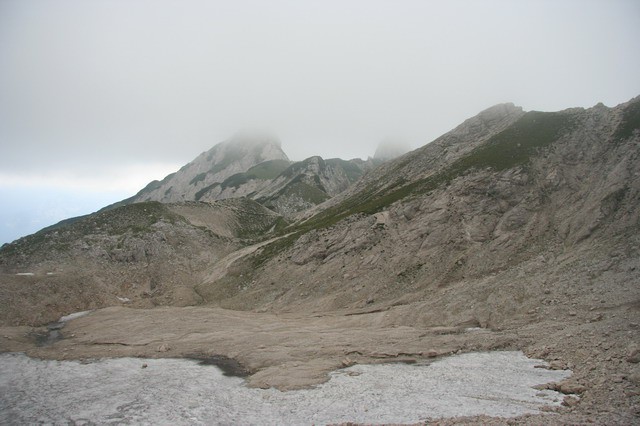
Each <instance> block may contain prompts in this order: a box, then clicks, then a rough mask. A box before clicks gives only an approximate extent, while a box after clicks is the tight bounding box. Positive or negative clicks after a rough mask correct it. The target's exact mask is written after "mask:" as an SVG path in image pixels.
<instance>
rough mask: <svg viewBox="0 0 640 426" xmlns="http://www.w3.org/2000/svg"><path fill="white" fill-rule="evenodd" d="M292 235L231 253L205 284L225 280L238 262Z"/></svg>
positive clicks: (205, 280) (214, 268)
mask: <svg viewBox="0 0 640 426" xmlns="http://www.w3.org/2000/svg"><path fill="white" fill-rule="evenodd" d="M289 235H291V234H287V235H283V236H281V237H276V238H272V239H270V240H267V241H263V242H261V243H258V244H254V245H252V246H249V247H244V248H242V249H240V250H237V251H234V252H233V253H229V254H228V255H226V256H225V257H223V258H222V259H220V260H219V261H218V262H217V263H216V264H215V265H214V266H213V269H212V270H211V271H210V272H209V274H208V275H207V276H206V278H205V279H204V283H205V284H210V283H213V282H215V281H217V280H219V279H220V278H223V277H224V276H225V275H227V273H228V271H229V268H230V267H231V265H233V264H234V263H235V262H236V261H237V260H239V259H242V258H243V257H245V256H249V255H250V254H253V253H255V252H256V251H257V250H258V249H259V248H261V247H264V246H266V245H268V244H271V243H272V242H274V241H277V240H279V239H281V238H285V237H288V236H289Z"/></svg>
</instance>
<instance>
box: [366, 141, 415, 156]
mask: <svg viewBox="0 0 640 426" xmlns="http://www.w3.org/2000/svg"><path fill="white" fill-rule="evenodd" d="M409 151H411V147H410V146H409V144H408V143H406V142H404V141H398V140H395V139H385V140H383V141H382V142H380V144H379V145H378V148H377V149H376V153H375V154H374V155H373V159H374V160H378V161H388V160H393V159H394V158H397V157H400V156H401V155H403V154H406V153H407V152H409Z"/></svg>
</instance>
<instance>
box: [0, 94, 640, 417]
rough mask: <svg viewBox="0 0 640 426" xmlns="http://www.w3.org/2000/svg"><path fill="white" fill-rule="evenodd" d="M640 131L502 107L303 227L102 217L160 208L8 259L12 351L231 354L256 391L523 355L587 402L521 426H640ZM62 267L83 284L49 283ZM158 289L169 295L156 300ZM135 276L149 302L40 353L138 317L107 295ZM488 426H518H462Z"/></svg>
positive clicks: (318, 210)
mask: <svg viewBox="0 0 640 426" xmlns="http://www.w3.org/2000/svg"><path fill="white" fill-rule="evenodd" d="M639 129H640V98H636V99H634V100H632V101H630V102H629V103H627V104H623V105H620V106H618V107H615V108H607V107H605V106H604V105H597V106H595V107H593V108H590V109H570V110H566V111H561V112H555V113H541V112H524V111H522V110H521V109H520V108H517V107H515V106H513V105H511V104H505V105H498V106H496V107H493V108H490V109H488V110H486V111H483V112H482V113H480V114H479V115H478V116H476V117H473V118H471V119H469V120H467V121H466V122H464V123H462V124H461V125H460V126H459V127H458V128H456V129H454V130H452V131H451V132H450V133H447V134H446V135H443V136H442V137H441V138H439V139H437V140H435V141H434V142H432V143H430V144H428V145H426V146H425V147H423V148H420V149H418V150H416V151H413V152H410V153H408V154H406V155H404V156H402V157H400V158H397V159H396V160H393V161H390V162H387V163H385V164H383V165H381V166H378V167H377V168H375V169H373V170H371V171H369V172H368V173H366V174H365V175H364V176H363V177H362V178H360V179H359V180H358V181H357V182H356V183H355V184H353V185H351V186H349V187H348V188H346V189H345V190H343V191H341V192H340V193H338V194H337V195H335V196H334V197H333V198H331V199H329V200H327V201H326V202H324V203H323V204H321V205H320V206H317V207H315V208H312V209H310V210H307V211H306V212H302V213H301V214H299V215H298V216H296V217H294V219H296V220H293V221H291V216H289V221H287V220H285V218H283V217H281V216H279V215H278V214H276V213H274V212H271V211H269V210H267V209H266V208H265V207H263V206H261V205H259V204H257V203H254V202H253V201H250V200H246V199H245V200H244V201H237V200H233V203H238V204H233V203H232V200H228V201H227V202H228V203H229V204H228V205H225V204H218V203H219V202H216V203H214V204H203V203H187V204H179V205H171V204H169V205H161V204H157V203H152V204H139V205H138V204H134V205H131V206H127V207H125V208H124V210H121V209H114V210H110V211H107V212H104V213H101V214H113V215H123V214H125V213H124V212H128V211H130V210H131V211H133V209H136V211H137V212H140V209H144V208H153V209H157V211H158V212H159V213H154V215H155V216H154V217H153V219H154V220H152V221H150V222H151V223H148V224H147V225H146V228H144V229H143V232H138V233H135V232H134V231H135V229H137V228H135V229H134V228H131V229H130V228H126V227H125V229H116V230H113V229H111V228H109V226H107V225H106V224H102V222H101V221H100V220H97V219H99V218H100V217H101V216H95V217H92V216H90V217H88V218H85V219H82V220H81V221H77V222H75V223H70V224H66V225H64V226H61V227H60V228H58V229H54V230H49V231H47V232H44V233H42V234H36V235H35V236H33V237H29V238H27V239H23V240H20V241H18V242H16V243H14V244H11V245H8V246H5V247H3V249H2V251H0V268H1V271H2V273H3V275H2V281H1V282H0V284H1V285H0V291H1V292H2V298H0V300H2V302H0V303H2V317H1V318H0V319H1V320H2V324H4V325H5V327H3V328H2V330H1V332H2V334H3V335H4V336H5V337H4V338H3V339H2V340H1V341H0V350H3V351H16V350H26V351H27V353H29V354H32V355H34V356H40V357H53V358H83V357H95V356H105V355H106V356H122V355H134V356H158V357H171V356H185V355H187V354H189V353H202V354H204V355H224V356H226V357H229V358H232V359H234V360H237V361H238V362H240V364H241V365H243V366H244V368H246V369H248V370H249V372H250V373H252V375H251V376H250V377H249V382H250V383H251V384H252V385H254V386H275V387H278V388H281V389H291V388H297V387H301V386H309V385H311V384H314V383H319V382H322V381H324V380H326V377H327V373H328V372H329V371H331V370H333V369H335V368H340V367H341V366H344V365H350V364H352V363H354V362H355V363H369V362H381V361H397V360H420V359H426V358H430V357H437V356H440V355H444V354H449V353H454V352H459V351H462V352H468V351H474V350H493V349H514V350H523V351H524V352H525V353H526V354H528V355H531V356H534V357H539V358H543V359H546V360H548V361H551V365H552V368H566V367H569V368H571V369H572V370H573V372H574V374H573V376H572V378H571V379H570V382H568V383H565V384H564V388H563V384H559V385H551V386H555V387H557V388H558V389H560V390H562V391H563V392H565V393H567V394H570V396H568V397H567V398H566V399H565V406H564V407H563V408H561V409H560V410H559V412H558V413H555V414H554V415H547V416H544V417H540V416H537V417H536V416H528V417H524V418H519V419H518V422H520V423H524V424H584V423H587V422H595V423H598V424H632V423H638V422H640V410H639V408H638V407H640V364H639V362H640V338H639V336H640V334H639V333H640V315H639V313H640V232H639V231H640V159H639V158H638V156H639V155H640V130H639ZM126 209H130V210H126ZM155 211H156V210H154V212H155ZM246 215H252V216H251V217H260V218H261V219H260V220H259V221H255V220H252V221H250V222H252V223H254V222H257V223H258V224H259V226H255V227H251V228H250V229H246V228H245V227H244V225H243V224H244V223H246V222H245V221H244V220H243V218H244V217H246ZM141 217H145V216H144V215H142V216H141ZM124 219H125V217H120V216H117V218H116V217H114V218H109V220H108V221H106V222H105V223H109V224H113V223H119V224H126V223H129V222H128V220H129V219H128V218H127V220H124ZM138 220H139V219H138ZM136 223H138V222H136ZM136 226H137V227H139V226H140V225H136ZM158 232H162V233H163V235H164V236H165V239H166V240H165V241H163V240H162V237H160V236H159V234H158ZM52 233H56V234H52ZM120 240H122V248H119V247H118V241H120ZM151 241H159V243H158V244H157V245H153V244H151V243H150V242H151ZM106 242H109V244H111V246H109V244H107V243H106ZM134 243H135V244H134ZM145 244H147V246H145ZM149 244H151V245H150V246H149ZM107 246H109V247H110V248H109V249H108V250H107V249H106V248H105V247H107ZM140 246H142V247H143V248H144V247H156V248H155V249H153V250H152V249H142V250H141V249H138V248H137V247H140ZM102 250H104V251H106V253H107V255H108V256H103V257H102V258H101V257H100V256H101V255H100V254H85V253H95V252H98V253H102ZM118 250H121V251H118ZM154 250H155V251H154ZM136 253H138V254H136ZM141 253H144V256H143V255H142V254H141ZM119 256H121V257H119ZM136 256H137V257H136ZM87 259H89V260H87ZM92 259H93V260H92ZM98 259H103V260H102V261H99V260H98ZM119 259H121V260H119ZM118 262H121V263H118ZM56 265H65V266H64V269H65V270H67V268H70V269H69V270H72V271H73V272H72V273H70V274H68V275H58V274H56V273H54V275H46V274H47V272H50V271H54V272H55V271H56V270H55V269H54V267H55V266H56ZM74 265H75V267H76V269H73V268H74ZM176 265H177V266H176ZM163 268H164V269H163ZM105 271H107V272H105ZM19 272H23V273H24V272H33V273H34V275H33V276H22V275H20V276H16V275H15V274H16V273H19ZM120 273H123V274H125V275H126V276H127V278H126V281H125V280H124V279H121V280H120V281H118V280H116V279H115V277H117V276H118V275H117V274H120ZM154 274H155V275H154ZM151 276H157V277H162V284H161V285H159V287H160V288H161V294H162V295H163V296H162V297H160V296H158V297H156V298H155V299H154V298H153V297H151V298H149V297H148V296H146V295H145V294H144V292H145V291H147V292H148V291H149V288H150V287H149V285H150V284H141V283H148V282H151V281H149V280H150V277H151ZM96 277H99V278H96ZM165 277H173V278H165ZM158 279H160V278H158ZM49 280H51V281H49ZM145 280H147V281H145ZM172 280H173V281H172ZM124 282H130V283H131V285H132V287H133V286H134V285H137V286H138V287H134V288H137V289H138V290H135V291H129V292H128V293H126V294H125V293H122V294H123V296H125V297H127V298H130V300H131V303H127V304H125V305H130V306H132V307H135V308H138V309H131V308H125V307H110V308H107V309H103V310H98V311H96V312H94V313H92V314H90V315H88V316H86V317H83V318H79V319H77V320H74V321H72V322H70V323H69V324H68V325H67V326H66V327H65V328H64V329H63V335H64V336H65V337H66V338H65V339H63V340H60V341H58V342H56V343H54V344H52V345H49V346H42V347H38V346H37V345H35V342H37V341H42V337H40V340H38V337H37V336H42V335H43V334H44V335H45V336H46V333H47V331H46V329H45V328H38V326H39V325H42V324H44V323H46V322H47V321H51V320H52V319H53V318H55V315H62V314H68V313H70V312H73V311H79V310H84V309H88V308H94V307H104V306H113V305H122V304H123V303H122V302H120V301H119V299H115V300H114V298H108V297H105V296H104V295H105V294H107V295H115V293H114V290H113V289H114V288H123V287H122V286H123V283H124ZM87 283H90V284H87ZM114 286H115V287H114ZM118 286H119V287H118ZM142 288H144V290H140V289H142ZM176 289H181V290H180V293H175V292H176V291H177V290H176ZM81 290H82V291H84V292H86V293H85V294H87V296H86V298H83V296H81V294H82V293H80V291H81ZM109 292H111V293H109ZM136 292H137V293H136ZM58 294H62V296H58ZM187 294H188V295H189V296H185V295H187ZM123 296H119V297H123ZM101 297H103V298H102V299H101ZM109 297H111V296H109ZM52 300H53V301H55V302H51V301H52ZM64 300H69V301H70V302H69V303H67V304H64V303H63V302H62V301H64ZM89 302H91V303H89ZM52 304H53V306H52ZM152 305H171V306H166V307H156V308H154V309H148V308H150V307H151V306H152ZM185 305H199V306H197V307H179V306H185ZM142 308H145V309H142ZM41 312H45V314H44V315H43V314H42V313H41ZM36 313H38V315H39V316H36ZM18 326H19V327H18ZM469 328H471V329H475V330H476V331H475V332H465V330H467V329H469ZM478 421H482V422H485V423H488V424H492V423H493V424H502V423H505V422H506V420H500V419H486V418H485V419H478V418H473V419H455V420H451V423H458V422H463V423H464V422H467V423H476V422H478ZM448 422H449V421H448V420H447V421H443V422H442V423H443V424H447V423H448Z"/></svg>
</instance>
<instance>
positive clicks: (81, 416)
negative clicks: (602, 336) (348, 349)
mask: <svg viewBox="0 0 640 426" xmlns="http://www.w3.org/2000/svg"><path fill="white" fill-rule="evenodd" d="M541 364H544V362H543V361H540V360H533V359H529V358H527V357H525V356H524V355H523V354H522V353H521V352H489V353H469V354H462V355H457V356H452V357H448V358H443V359H441V360H438V361H435V362H432V363H431V364H428V365H427V364H424V365H417V364H413V365H408V364H379V365H355V366H352V367H349V368H346V369H342V370H337V371H334V372H333V373H331V378H330V380H329V381H328V382H327V383H324V384H322V385H319V386H316V387H315V388H312V389H305V390H296V391H288V392H281V391H279V390H276V389H266V390H265V389H255V388H248V387H247V386H245V382H244V380H243V379H242V378H239V377H227V376H225V375H223V373H222V372H221V370H219V369H218V368H217V367H214V366H204V365H199V363H198V361H195V360H188V359H141V358H115V359H103V360H99V361H93V362H84V363H83V362H77V361H42V360H36V359H32V358H29V357H27V356H25V355H23V354H19V353H11V354H2V355H0V424H25V423H40V422H43V423H50V422H52V423H80V424H82V423H84V422H87V423H88V422H96V423H136V424H329V423H340V422H349V421H350V422H361V423H414V422H419V421H422V420H425V419H428V418H437V417H454V416H471V415H480V414H485V415H489V416H502V417H511V416H517V415H521V414H525V413H536V412H538V410H539V408H541V407H542V406H545V405H559V404H560V403H561V401H562V395H561V394H559V393H556V392H553V391H549V390H544V391H540V390H536V389H534V388H532V386H534V385H538V384H544V383H548V382H554V381H560V380H562V379H565V378H566V377H568V376H569V375H570V374H571V372H570V371H553V370H547V369H545V368H535V366H540V365H541Z"/></svg>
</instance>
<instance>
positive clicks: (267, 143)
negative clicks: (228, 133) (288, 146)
mask: <svg viewBox="0 0 640 426" xmlns="http://www.w3.org/2000/svg"><path fill="white" fill-rule="evenodd" d="M274 160H279V161H283V162H286V163H288V162H289V158H288V157H287V155H286V154H285V153H284V152H283V151H282V149H281V147H280V141H279V140H278V139H277V138H276V137H275V136H273V135H271V134H268V133H265V132H260V131H255V130H243V131H240V132H237V133H236V134H235V135H233V136H232V137H231V138H229V139H227V140H226V141H224V142H221V143H219V144H217V145H215V146H214V147H213V148H211V149H210V150H208V151H206V152H203V153H202V154H200V155H199V156H198V157H196V158H195V159H194V160H193V161H191V162H190V163H188V164H187V165H185V166H184V167H182V168H181V169H180V170H179V171H177V172H175V173H172V174H170V175H168V176H167V177H165V178H164V179H163V180H162V181H157V180H156V181H153V182H151V183H149V184H148V185H147V186H146V187H145V188H144V189H143V190H141V191H140V192H139V193H138V194H136V195H135V196H134V197H132V198H131V199H129V200H127V203H132V202H134V203H135V202H141V201H160V202H163V203H171V202H179V201H193V200H196V199H197V198H198V194H202V193H203V191H204V192H207V191H208V190H210V189H213V187H214V186H216V185H217V186H220V184H221V183H222V182H224V181H225V180H226V179H228V178H229V177H231V176H233V175H235V174H237V173H243V172H246V171H247V170H249V169H250V168H252V167H254V166H256V165H258V164H260V163H263V162H265V161H274Z"/></svg>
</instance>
